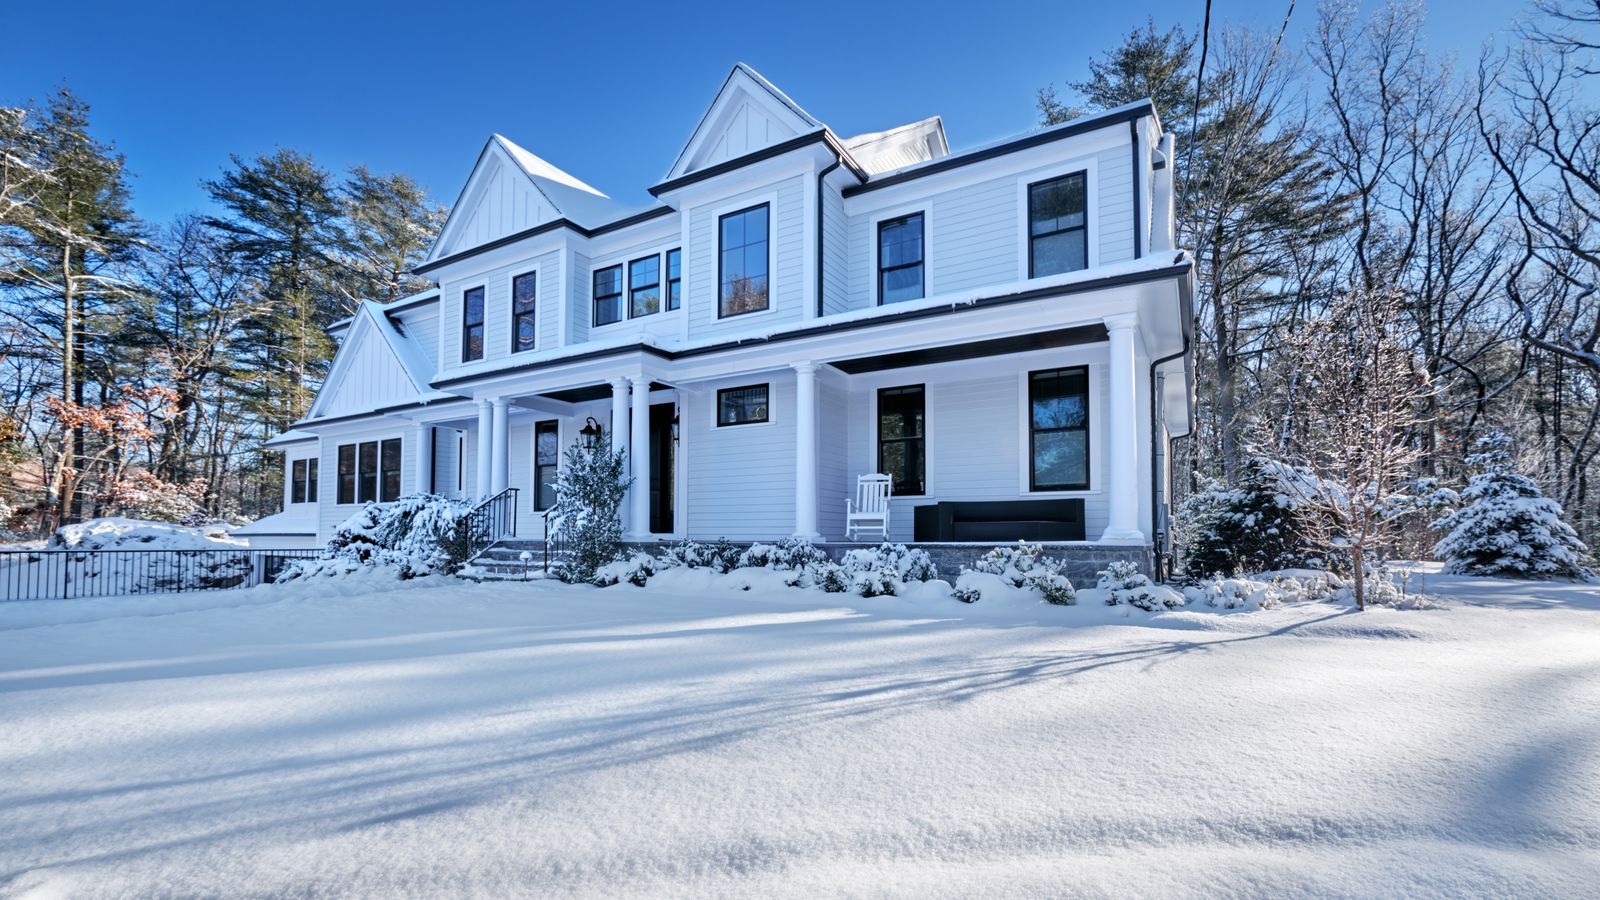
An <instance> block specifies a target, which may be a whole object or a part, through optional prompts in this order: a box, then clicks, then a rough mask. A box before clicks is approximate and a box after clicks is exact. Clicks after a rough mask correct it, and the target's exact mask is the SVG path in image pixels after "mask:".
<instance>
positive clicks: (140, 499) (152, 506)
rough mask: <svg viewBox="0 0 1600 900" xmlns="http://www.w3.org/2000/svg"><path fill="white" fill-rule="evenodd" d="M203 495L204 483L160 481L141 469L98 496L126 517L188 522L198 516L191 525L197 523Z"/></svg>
mask: <svg viewBox="0 0 1600 900" xmlns="http://www.w3.org/2000/svg"><path fill="white" fill-rule="evenodd" d="M205 496H206V483H205V482H204V481H202V480H199V479H196V480H194V481H190V482H188V483H186V484H178V483H176V482H170V481H162V480H161V479H160V478H157V477H156V476H155V475H154V474H152V473H150V472H147V471H145V470H144V469H134V470H133V471H130V472H128V473H127V474H125V475H123V476H122V478H120V479H118V480H117V481H116V482H115V483H114V484H112V485H110V486H108V487H107V488H106V489H105V491H103V492H102V494H101V497H100V499H101V500H102V501H104V502H105V503H106V504H107V505H108V506H110V507H112V508H113V509H116V510H117V512H118V513H119V514H121V515H124V516H128V517H129V518H134V519H149V520H151V521H155V522H180V523H184V524H189V523H191V522H193V521H194V519H195V518H196V517H197V516H198V517H199V518H200V519H201V522H200V523H195V524H201V523H203V521H204V514H203V513H202V511H201V510H202V507H201V503H202V502H203V501H204V500H205Z"/></svg>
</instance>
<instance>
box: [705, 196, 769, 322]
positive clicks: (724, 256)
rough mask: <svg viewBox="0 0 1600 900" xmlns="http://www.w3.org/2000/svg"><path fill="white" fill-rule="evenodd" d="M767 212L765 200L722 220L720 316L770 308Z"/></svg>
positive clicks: (718, 301) (718, 263) (718, 299)
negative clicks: (768, 294)
mask: <svg viewBox="0 0 1600 900" xmlns="http://www.w3.org/2000/svg"><path fill="white" fill-rule="evenodd" d="M767 212H768V210H767V204H765V203H763V204H761V205H760V206H752V207H750V208H749V209H745V210H740V211H739V212H734V213H728V214H727V215H725V216H723V217H722V218H721V219H719V220H718V225H717V233H718V235H719V244H718V247H719V248H720V255H719V257H718V260H717V270H718V274H717V282H718V284H719V288H718V294H717V315H718V316H719V317H725V316H738V315H743V314H745V313H753V312H760V311H761V310H764V309H766V308H767V304H768V298H767V225H768V221H767V218H768V216H767Z"/></svg>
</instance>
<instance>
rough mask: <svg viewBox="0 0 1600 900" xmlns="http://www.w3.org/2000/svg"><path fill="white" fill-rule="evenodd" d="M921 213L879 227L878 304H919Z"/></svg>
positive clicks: (920, 282) (921, 286) (920, 293)
mask: <svg viewBox="0 0 1600 900" xmlns="http://www.w3.org/2000/svg"><path fill="white" fill-rule="evenodd" d="M922 294H923V285H922V213H912V214H911V215H909V216H901V217H900V218H898V219H887V220H885V221H882V222H879V223H878V302H879V303H899V302H900V301H902V300H920V299H921V298H922Z"/></svg>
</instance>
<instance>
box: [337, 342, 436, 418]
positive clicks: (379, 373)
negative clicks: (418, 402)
mask: <svg viewBox="0 0 1600 900" xmlns="http://www.w3.org/2000/svg"><path fill="white" fill-rule="evenodd" d="M358 324H359V325H360V327H359V328H357V329H353V330H355V331H357V332H358V333H357V334H356V335H355V338H356V343H355V344H354V345H352V346H349V347H348V348H347V350H346V353H347V354H349V356H348V358H347V359H346V360H345V362H344V363H343V365H342V366H341V368H342V370H343V371H342V374H341V375H340V376H339V378H338V379H337V381H335V382H334V383H331V384H329V385H326V386H325V388H324V391H325V392H326V393H327V397H328V401H327V404H326V405H325V406H324V407H323V408H322V409H321V410H319V411H318V414H319V415H321V416H339V415H346V414H349V413H359V412H366V411H367V410H371V409H377V408H378V407H380V406H389V405H393V404H396V403H404V402H406V401H408V400H412V399H415V398H416V396H417V388H416V386H415V385H414V384H412V382H411V376H409V375H407V374H406V371H405V368H404V367H403V366H401V365H400V360H399V358H398V357H396V356H395V354H394V350H393V349H391V348H390V346H389V343H388V342H387V341H385V340H384V338H383V336H382V335H380V334H377V333H376V332H375V331H374V330H373V326H371V325H370V324H368V323H358ZM348 339H349V337H348V336H347V337H346V340H348Z"/></svg>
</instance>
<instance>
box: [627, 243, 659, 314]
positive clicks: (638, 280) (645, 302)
mask: <svg viewBox="0 0 1600 900" xmlns="http://www.w3.org/2000/svg"><path fill="white" fill-rule="evenodd" d="M660 311H661V257H659V256H646V257H645V258H644V259H636V260H634V261H633V262H631V263H628V315H629V316H630V317H632V318H635V319H637V318H639V317H640V316H648V315H650V314H651V313H658V312H660Z"/></svg>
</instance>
